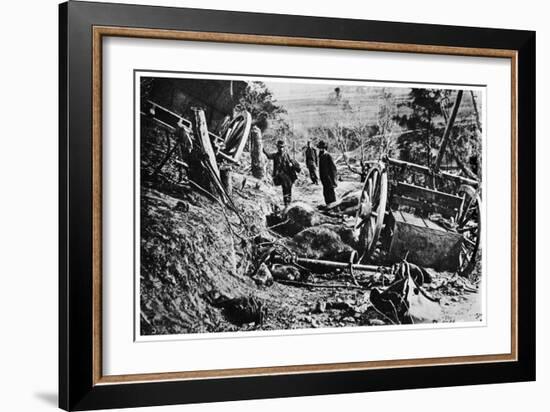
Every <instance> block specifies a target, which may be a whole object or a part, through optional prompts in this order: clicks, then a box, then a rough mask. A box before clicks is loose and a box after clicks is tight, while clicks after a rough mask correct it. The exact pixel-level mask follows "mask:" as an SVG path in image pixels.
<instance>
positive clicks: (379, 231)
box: [355, 91, 481, 276]
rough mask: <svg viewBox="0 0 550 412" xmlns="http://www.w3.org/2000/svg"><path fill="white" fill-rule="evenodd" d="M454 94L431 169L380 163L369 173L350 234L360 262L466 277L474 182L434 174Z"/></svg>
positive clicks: (477, 204) (476, 240) (473, 243)
mask: <svg viewBox="0 0 550 412" xmlns="http://www.w3.org/2000/svg"><path fill="white" fill-rule="evenodd" d="M461 96H462V95H461V92H460V91H459V93H458V95H457V99H456V101H455V105H454V107H453V110H452V114H451V116H450V117H449V120H448V123H447V127H446V130H445V133H444V135H443V138H442V142H441V145H440V152H439V155H438V157H437V161H436V163H435V165H434V166H433V167H426V166H422V165H418V164H415V163H409V162H405V161H402V160H398V159H393V158H385V159H383V160H382V161H380V162H379V163H377V164H375V165H374V166H373V167H372V168H371V169H370V171H369V173H368V175H367V177H366V179H365V183H364V185H363V189H362V192H361V197H360V200H359V207H358V209H357V214H356V218H355V229H356V230H357V231H358V232H359V244H360V253H361V261H368V260H370V259H375V260H378V261H385V262H387V263H394V262H398V261H400V260H402V259H404V258H406V259H407V260H408V261H409V262H412V263H416V264H418V265H422V266H427V267H432V268H434V269H437V270H447V271H456V272H458V273H459V274H461V275H463V276H468V275H469V274H470V273H471V272H472V271H473V269H474V268H475V265H476V257H477V255H478V251H479V248H480V235H481V200H480V196H479V186H480V185H479V182H478V181H477V180H474V179H469V178H466V177H462V176H458V175H454V174H451V173H446V172H443V171H440V170H439V165H440V163H441V158H442V153H443V151H444V150H445V148H446V146H447V140H448V138H449V134H450V130H451V128H452V125H453V122H454V118H455V117H456V113H457V110H458V106H459V104H460V99H461Z"/></svg>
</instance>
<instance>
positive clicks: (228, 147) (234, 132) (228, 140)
mask: <svg viewBox="0 0 550 412" xmlns="http://www.w3.org/2000/svg"><path fill="white" fill-rule="evenodd" d="M251 127H252V116H250V113H248V112H243V113H241V114H239V115H238V116H237V117H235V118H234V119H233V120H232V121H231V123H229V125H228V127H227V130H226V132H225V133H224V136H223V140H224V149H223V150H222V151H223V152H224V154H226V155H227V156H230V157H232V158H233V160H235V161H238V160H239V158H240V157H241V154H242V153H243V150H244V146H245V145H246V141H247V140H248V135H249V134H250V128H251Z"/></svg>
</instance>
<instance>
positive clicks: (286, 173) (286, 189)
mask: <svg viewBox="0 0 550 412" xmlns="http://www.w3.org/2000/svg"><path fill="white" fill-rule="evenodd" d="M264 154H265V155H266V156H267V158H268V159H271V160H273V183H274V184H275V185H276V186H281V187H282V189H283V201H284V203H285V206H288V205H289V204H290V202H292V185H293V184H294V182H295V181H296V179H297V178H298V175H297V174H296V172H299V171H300V170H299V169H298V170H296V169H297V166H296V164H295V163H294V162H293V161H292V159H290V156H289V155H288V153H287V151H286V148H285V143H284V142H283V141H282V140H279V141H278V142H277V151H276V152H275V153H268V152H266V151H265V149H264Z"/></svg>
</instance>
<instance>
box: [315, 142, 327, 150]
mask: <svg viewBox="0 0 550 412" xmlns="http://www.w3.org/2000/svg"><path fill="white" fill-rule="evenodd" d="M317 148H318V149H326V148H327V144H326V143H325V142H324V141H322V140H321V141H320V142H319V143H317Z"/></svg>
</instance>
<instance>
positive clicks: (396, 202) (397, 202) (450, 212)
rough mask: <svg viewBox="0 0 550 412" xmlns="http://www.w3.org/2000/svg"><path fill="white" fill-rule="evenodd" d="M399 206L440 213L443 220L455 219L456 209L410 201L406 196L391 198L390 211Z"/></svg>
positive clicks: (414, 200) (421, 201) (415, 200)
mask: <svg viewBox="0 0 550 412" xmlns="http://www.w3.org/2000/svg"><path fill="white" fill-rule="evenodd" d="M399 206H408V207H412V208H415V209H419V210H422V211H424V212H427V213H440V214H441V215H442V216H443V217H445V218H451V217H456V215H457V213H458V208H454V207H453V208H449V207H447V206H445V205H438V204H436V203H431V202H426V201H423V200H418V199H412V198H410V197H407V196H401V195H395V194H394V195H393V196H392V203H391V207H392V209H394V210H395V209H397V208H398V207H399Z"/></svg>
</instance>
